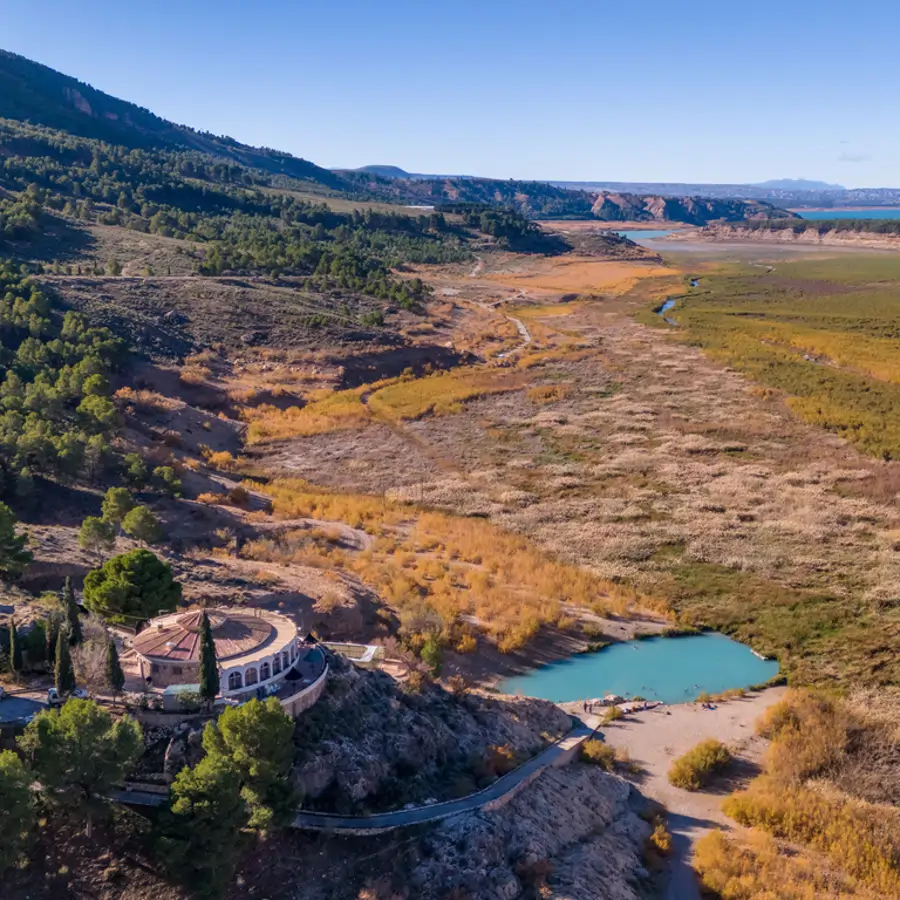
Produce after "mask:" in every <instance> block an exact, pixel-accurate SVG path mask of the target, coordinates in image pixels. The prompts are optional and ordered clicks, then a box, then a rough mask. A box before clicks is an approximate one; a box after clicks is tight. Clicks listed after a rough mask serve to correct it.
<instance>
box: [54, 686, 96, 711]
mask: <svg viewBox="0 0 900 900" xmlns="http://www.w3.org/2000/svg"><path fill="white" fill-rule="evenodd" d="M90 696H91V695H90V694H89V693H88V692H87V691H86V690H85V689H84V688H79V687H77V688H74V689H73V690H72V691H71V692H70V693H69V694H67V695H66V696H65V697H61V696H60V694H59V691H58V690H57V689H56V688H50V690H49V691H47V705H48V706H62V705H63V703H65V702H66V700H69V699H70V698H72V697H75V698H76V699H77V700H89V699H90Z"/></svg>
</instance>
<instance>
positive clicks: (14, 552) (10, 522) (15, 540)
mask: <svg viewBox="0 0 900 900" xmlns="http://www.w3.org/2000/svg"><path fill="white" fill-rule="evenodd" d="M27 543H28V535H27V534H16V517H15V516H14V515H13V514H12V510H11V509H10V508H9V507H8V506H7V505H6V504H5V503H0V578H5V579H7V580H12V579H14V578H16V577H18V576H19V575H21V574H22V572H24V571H25V569H26V567H27V566H28V564H29V563H30V562H31V560H32V558H33V557H32V554H31V551H30V550H26V549H25V545H26V544H27Z"/></svg>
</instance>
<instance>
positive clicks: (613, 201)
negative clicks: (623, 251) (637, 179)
mask: <svg viewBox="0 0 900 900" xmlns="http://www.w3.org/2000/svg"><path fill="white" fill-rule="evenodd" d="M591 212H592V213H593V215H595V216H596V217H597V218H599V219H604V220H606V221H613V222H624V221H631V222H643V221H660V222H663V221H665V222H684V223H685V224H688V225H706V224H707V223H708V222H714V221H717V220H724V221H732V222H733V221H739V220H747V219H792V218H796V217H795V216H794V214H793V213H790V212H788V211H787V210H784V209H779V208H778V207H777V206H773V205H772V204H771V203H765V202H764V201H762V200H714V199H711V198H708V197H663V196H654V195H652V194H651V195H642V194H617V193H610V192H608V191H601V192H600V193H599V194H598V195H597V197H596V200H595V201H594V205H593V207H592V209H591Z"/></svg>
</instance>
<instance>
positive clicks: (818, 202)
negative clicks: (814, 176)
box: [343, 166, 900, 209]
mask: <svg viewBox="0 0 900 900" xmlns="http://www.w3.org/2000/svg"><path fill="white" fill-rule="evenodd" d="M343 171H344V172H348V173H349V172H354V173H360V174H374V175H378V176H380V177H383V178H387V179H403V180H409V181H433V180H435V179H446V178H452V179H453V180H454V181H484V180H486V179H481V178H478V177H477V176H474V175H427V174H421V173H415V172H407V171H406V170H404V169H401V168H399V167H398V166H363V167H362V168H361V169H355V170H343ZM538 183H540V184H549V185H552V186H553V187H559V188H563V189H564V190H569V191H583V192H586V193H589V194H599V193H602V192H609V193H615V194H642V195H650V196H660V197H703V198H706V199H713V200H762V201H765V202H768V203H773V204H776V205H778V206H789V207H796V208H798V209H802V208H804V207H806V208H809V207H819V206H824V207H829V206H834V207H841V206H846V207H852V206H876V207H877V206H897V205H898V204H900V188H847V187H844V186H843V185H841V184H830V183H829V182H827V181H812V180H809V179H805V178H775V179H772V180H770V181H763V182H760V183H758V184H703V183H691V182H657V181H546V182H538Z"/></svg>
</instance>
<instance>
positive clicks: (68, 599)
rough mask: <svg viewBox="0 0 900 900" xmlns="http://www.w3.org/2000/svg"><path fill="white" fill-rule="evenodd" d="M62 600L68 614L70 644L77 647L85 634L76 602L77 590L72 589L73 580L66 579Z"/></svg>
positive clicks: (67, 624) (67, 626)
mask: <svg viewBox="0 0 900 900" xmlns="http://www.w3.org/2000/svg"><path fill="white" fill-rule="evenodd" d="M62 600H63V608H64V609H65V612H66V628H68V630H69V644H70V645H71V646H72V647H77V646H78V645H79V644H80V643H81V642H82V641H83V640H84V634H83V633H82V631H81V621H80V620H79V618H78V604H77V603H76V602H75V589H74V588H73V587H72V579H71V578H66V584H65V587H63V595H62Z"/></svg>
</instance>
